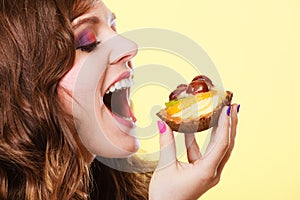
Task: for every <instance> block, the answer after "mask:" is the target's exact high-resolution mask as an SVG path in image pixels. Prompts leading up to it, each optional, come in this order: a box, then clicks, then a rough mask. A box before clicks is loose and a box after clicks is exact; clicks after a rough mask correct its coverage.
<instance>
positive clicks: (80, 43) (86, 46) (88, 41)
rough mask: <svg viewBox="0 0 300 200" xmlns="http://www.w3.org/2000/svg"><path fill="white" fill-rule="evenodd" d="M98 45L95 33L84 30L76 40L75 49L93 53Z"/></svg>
mask: <svg viewBox="0 0 300 200" xmlns="http://www.w3.org/2000/svg"><path fill="white" fill-rule="evenodd" d="M99 44H100V41H97V39H96V35H95V33H94V32H93V31H91V30H84V31H83V32H82V33H80V34H79V36H78V37H77V39H76V49H80V50H81V51H84V52H88V53H89V52H91V51H93V50H94V49H95V48H96V47H97V46H98V45H99Z"/></svg>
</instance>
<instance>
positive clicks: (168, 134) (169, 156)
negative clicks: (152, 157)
mask: <svg viewBox="0 0 300 200" xmlns="http://www.w3.org/2000/svg"><path fill="white" fill-rule="evenodd" d="M157 125H158V129H159V133H160V137H159V143H160V157H159V161H158V166H157V169H162V168H165V167H167V166H170V165H172V164H174V163H176V161H177V159H176V146H175V140H174V134H173V131H172V130H171V129H170V127H169V126H168V125H167V124H166V123H165V122H164V121H157Z"/></svg>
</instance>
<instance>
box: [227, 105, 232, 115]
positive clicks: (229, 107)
mask: <svg viewBox="0 0 300 200" xmlns="http://www.w3.org/2000/svg"><path fill="white" fill-rule="evenodd" d="M230 111H231V106H228V108H227V116H230Z"/></svg>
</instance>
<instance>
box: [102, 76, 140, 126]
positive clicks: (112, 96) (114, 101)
mask: <svg viewBox="0 0 300 200" xmlns="http://www.w3.org/2000/svg"><path fill="white" fill-rule="evenodd" d="M132 86H133V80H132V78H131V73H123V74H121V75H120V76H119V77H118V78H117V79H116V81H114V82H113V84H111V85H110V87H109V88H108V89H107V90H106V92H105V95H104V96H103V102H104V104H105V106H106V107H107V108H108V109H109V110H110V111H111V114H112V116H113V117H114V118H115V119H116V120H117V121H118V122H119V123H121V124H123V125H125V126H127V127H129V128H132V127H134V126H135V122H136V118H135V116H134V114H133V113H132V111H131V108H130V105H129V104H130V103H129V102H130V100H129V96H130V95H129V94H130V87H132Z"/></svg>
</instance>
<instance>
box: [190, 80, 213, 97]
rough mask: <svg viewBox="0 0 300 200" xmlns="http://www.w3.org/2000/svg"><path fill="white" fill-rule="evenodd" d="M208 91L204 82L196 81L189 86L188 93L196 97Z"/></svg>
mask: <svg viewBox="0 0 300 200" xmlns="http://www.w3.org/2000/svg"><path fill="white" fill-rule="evenodd" d="M208 91H209V90H208V87H207V84H206V83H205V82H204V81H199V80H194V81H192V82H191V83H190V84H189V86H188V88H187V91H186V93H188V94H193V95H195V94H197V93H203V92H208Z"/></svg>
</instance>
